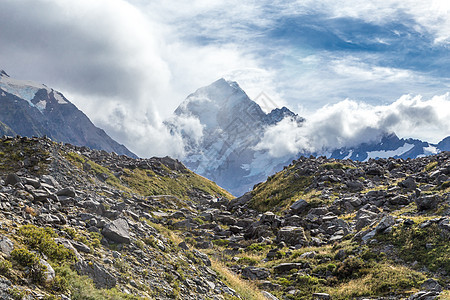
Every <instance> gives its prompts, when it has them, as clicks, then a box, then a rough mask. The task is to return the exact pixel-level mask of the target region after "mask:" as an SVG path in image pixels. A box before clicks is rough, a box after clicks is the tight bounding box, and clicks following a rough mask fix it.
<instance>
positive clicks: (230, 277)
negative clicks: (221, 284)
mask: <svg viewBox="0 0 450 300" xmlns="http://www.w3.org/2000/svg"><path fill="white" fill-rule="evenodd" d="M211 264H212V268H213V270H214V271H216V272H217V273H218V274H219V275H220V276H222V277H223V278H224V281H225V282H226V283H227V285H228V286H229V287H230V288H232V289H233V290H235V291H236V293H238V294H239V296H241V297H242V299H245V300H265V298H264V296H263V294H261V292H260V290H259V289H258V287H257V286H256V285H255V284H254V283H253V282H250V281H246V280H243V279H241V278H240V277H239V276H238V275H237V274H235V273H233V272H231V271H230V270H228V268H227V267H226V266H225V265H224V264H223V263H221V262H219V261H217V260H214V259H212V260H211Z"/></svg>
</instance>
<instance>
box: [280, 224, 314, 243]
mask: <svg viewBox="0 0 450 300" xmlns="http://www.w3.org/2000/svg"><path fill="white" fill-rule="evenodd" d="M277 242H285V243H286V244H287V245H290V246H296V245H300V246H305V245H307V244H308V240H307V239H306V236H305V231H304V230H303V228H302V227H295V226H286V227H282V228H280V230H279V231H278V234H277Z"/></svg>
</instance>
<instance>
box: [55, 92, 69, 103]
mask: <svg viewBox="0 0 450 300" xmlns="http://www.w3.org/2000/svg"><path fill="white" fill-rule="evenodd" d="M53 97H55V99H56V101H58V103H59V104H67V103H69V102H67V101H66V100H65V99H64V97H63V95H62V94H61V93H59V92H57V91H55V90H53Z"/></svg>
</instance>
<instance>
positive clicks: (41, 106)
mask: <svg viewBox="0 0 450 300" xmlns="http://www.w3.org/2000/svg"><path fill="white" fill-rule="evenodd" d="M34 106H35V107H36V108H37V109H39V111H40V112H43V111H44V110H45V108H46V107H47V101H45V100H41V101H39V102H38V103H36V104H35V105H34Z"/></svg>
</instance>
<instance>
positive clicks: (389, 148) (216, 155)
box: [168, 79, 450, 196]
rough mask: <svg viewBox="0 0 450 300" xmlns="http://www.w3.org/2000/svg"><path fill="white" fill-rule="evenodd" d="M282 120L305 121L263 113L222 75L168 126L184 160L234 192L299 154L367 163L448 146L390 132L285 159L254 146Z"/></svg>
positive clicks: (282, 111)
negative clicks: (190, 124)
mask: <svg viewBox="0 0 450 300" xmlns="http://www.w3.org/2000/svg"><path fill="white" fill-rule="evenodd" d="M180 117H181V118H183V117H190V118H195V119H197V120H198V121H199V123H200V124H201V126H203V138H202V139H201V140H200V141H199V142H198V141H196V140H195V138H196V137H197V136H198V135H199V133H198V132H192V131H184V130H183V126H182V125H179V124H183V122H179V120H178V118H180ZM284 118H290V119H293V120H295V121H296V122H297V123H298V124H299V125H300V126H301V124H302V122H304V121H305V119H303V118H301V117H299V116H298V115H296V114H294V113H293V112H291V111H290V110H289V109H287V108H286V107H283V108H281V109H274V110H273V111H272V112H270V113H269V114H265V113H264V112H263V111H262V110H261V108H260V106H259V105H258V104H257V103H256V102H254V101H252V100H251V99H250V98H249V97H248V96H247V95H246V94H245V92H244V91H243V90H242V89H241V88H240V87H239V85H238V84H237V83H236V82H231V81H226V80H224V79H220V80H218V81H216V82H214V83H212V84H211V85H209V86H206V87H203V88H200V89H198V90H197V91H196V92H195V93H193V94H191V95H189V96H188V97H187V98H186V100H185V101H184V102H183V103H181V105H180V106H179V107H178V108H177V109H176V110H175V116H174V117H173V118H172V120H170V121H169V122H168V124H169V126H170V128H171V129H172V130H174V131H177V132H180V133H181V135H182V136H183V139H184V141H185V144H186V152H187V154H186V157H185V158H184V159H183V162H184V163H185V164H186V165H187V166H188V167H189V168H190V169H191V170H193V171H195V172H197V173H198V174H201V175H203V176H205V177H207V178H209V179H211V180H213V181H215V182H217V183H218V184H219V185H220V186H223V187H224V188H226V189H227V190H229V191H230V192H231V193H233V194H234V195H236V196H239V195H242V194H244V193H245V192H247V191H249V190H250V189H251V188H252V186H253V185H254V184H256V183H258V182H260V181H262V180H265V178H266V177H267V176H270V175H273V174H274V173H276V172H278V171H280V170H281V169H282V168H283V166H284V165H286V164H289V162H290V161H292V160H293V159H295V158H297V157H299V156H301V155H307V156H309V155H314V156H321V155H325V156H327V157H328V158H336V159H347V158H350V159H352V160H357V161H366V160H368V159H370V158H389V157H395V158H404V159H406V158H417V157H421V156H424V155H430V154H436V153H439V152H441V151H449V150H450V143H449V142H448V140H449V138H447V139H446V140H444V141H442V142H440V143H438V144H435V145H434V144H430V143H428V142H424V141H420V140H416V139H400V138H398V137H397V136H396V135H395V134H394V133H386V134H385V135H384V136H383V137H382V139H381V140H380V141H378V142H372V143H362V144H360V145H357V146H355V147H351V148H339V149H335V148H333V147H331V148H330V149H329V150H323V151H322V152H314V153H297V154H295V155H287V156H283V157H272V156H271V155H269V153H268V151H266V150H255V149H254V147H255V146H256V145H258V144H259V142H261V139H262V138H263V136H264V133H265V131H266V130H267V129H268V128H269V127H270V126H274V125H276V124H278V123H279V122H280V121H281V120H283V119H284Z"/></svg>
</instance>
